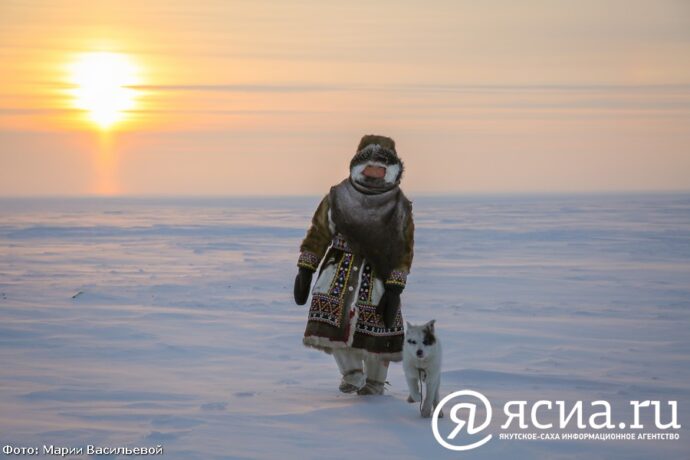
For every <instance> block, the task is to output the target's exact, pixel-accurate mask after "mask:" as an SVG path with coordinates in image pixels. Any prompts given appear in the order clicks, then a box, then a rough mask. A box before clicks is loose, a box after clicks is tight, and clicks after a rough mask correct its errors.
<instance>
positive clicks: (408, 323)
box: [405, 321, 412, 330]
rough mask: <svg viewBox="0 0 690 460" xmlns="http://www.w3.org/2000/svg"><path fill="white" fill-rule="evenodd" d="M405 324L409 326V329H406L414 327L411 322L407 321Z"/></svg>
mask: <svg viewBox="0 0 690 460" xmlns="http://www.w3.org/2000/svg"><path fill="white" fill-rule="evenodd" d="M405 324H407V328H406V329H407V330H409V329H410V328H411V327H412V325H411V324H410V322H409V321H405Z"/></svg>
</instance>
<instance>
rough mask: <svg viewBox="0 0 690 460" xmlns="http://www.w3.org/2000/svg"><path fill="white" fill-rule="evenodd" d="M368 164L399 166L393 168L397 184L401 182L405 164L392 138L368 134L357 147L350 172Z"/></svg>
mask: <svg viewBox="0 0 690 460" xmlns="http://www.w3.org/2000/svg"><path fill="white" fill-rule="evenodd" d="M368 162H373V163H382V164H384V165H386V167H390V166H395V165H397V167H396V168H391V169H393V170H395V171H396V177H395V182H399V181H400V179H401V178H402V174H403V169H404V167H403V162H402V160H401V159H400V158H399V157H398V152H396V150H395V141H394V140H393V139H391V138H390V137H386V136H378V135H376V134H367V135H365V136H363V137H362V140H360V141H359V145H358V146H357V153H355V156H354V157H352V160H351V161H350V170H352V169H353V168H354V167H355V166H358V165H362V164H364V163H368Z"/></svg>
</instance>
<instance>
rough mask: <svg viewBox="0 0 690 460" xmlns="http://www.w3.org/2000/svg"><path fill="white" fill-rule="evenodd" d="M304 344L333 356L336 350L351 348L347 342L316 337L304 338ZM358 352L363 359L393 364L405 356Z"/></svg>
mask: <svg viewBox="0 0 690 460" xmlns="http://www.w3.org/2000/svg"><path fill="white" fill-rule="evenodd" d="M302 344H304V346H306V347H309V348H316V349H317V350H321V351H324V352H326V353H328V354H329V355H330V354H333V350H334V349H336V348H350V347H348V345H347V344H346V343H345V342H338V341H334V340H331V339H329V338H327V337H318V336H315V335H310V336H309V337H304V338H302ZM357 350H360V351H361V353H362V358H363V359H364V358H366V357H367V356H370V357H375V358H378V359H381V360H385V361H393V362H399V361H402V359H403V356H402V352H397V353H372V352H370V351H367V350H364V349H361V348H357Z"/></svg>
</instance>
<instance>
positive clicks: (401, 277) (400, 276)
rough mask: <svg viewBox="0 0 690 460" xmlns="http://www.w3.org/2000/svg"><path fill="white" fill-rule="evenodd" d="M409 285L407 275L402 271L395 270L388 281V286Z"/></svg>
mask: <svg viewBox="0 0 690 460" xmlns="http://www.w3.org/2000/svg"><path fill="white" fill-rule="evenodd" d="M406 283H407V273H405V272H404V271H402V270H393V271H392V272H391V274H390V276H388V279H387V280H386V284H397V285H399V286H403V287H405V284H406Z"/></svg>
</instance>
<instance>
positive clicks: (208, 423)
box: [0, 194, 690, 460]
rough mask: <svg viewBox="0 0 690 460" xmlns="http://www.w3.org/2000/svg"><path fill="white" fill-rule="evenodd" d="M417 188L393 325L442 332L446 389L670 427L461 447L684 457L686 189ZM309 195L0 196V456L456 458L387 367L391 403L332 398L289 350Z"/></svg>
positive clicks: (333, 389) (311, 360) (329, 369)
mask: <svg viewBox="0 0 690 460" xmlns="http://www.w3.org/2000/svg"><path fill="white" fill-rule="evenodd" d="M411 198H412V199H413V201H414V212H415V221H416V247H415V260H414V265H413V271H412V274H411V275H410V277H409V280H408V287H407V289H406V291H405V293H404V294H403V304H404V306H403V308H404V315H405V318H406V319H407V320H409V321H411V322H413V323H422V322H426V321H428V320H429V319H432V318H435V319H436V320H437V322H436V327H437V331H438V333H439V336H440V339H441V341H442V343H443V350H444V372H443V377H442V384H441V385H442V387H441V396H442V397H443V396H444V395H446V394H449V393H451V392H453V391H456V390H460V389H463V388H469V389H473V390H477V391H480V392H481V393H483V394H485V395H486V396H487V397H488V398H489V399H490V400H491V401H492V404H493V407H494V413H500V412H501V411H502V406H503V403H504V402H505V401H507V400H510V399H524V400H527V401H531V402H533V401H536V400H539V399H552V400H558V399H563V400H566V401H569V402H572V401H577V400H583V401H594V400H597V399H605V400H607V401H610V402H611V404H612V405H613V407H614V409H616V408H620V407H626V406H627V405H628V401H630V400H635V399H640V400H644V399H660V400H663V401H666V400H678V404H679V410H678V415H679V422H680V423H681V424H682V425H683V428H682V429H681V430H680V440H677V441H581V440H578V441H506V440H499V439H498V438H497V433H498V432H499V431H500V429H499V427H498V422H492V425H491V429H492V432H493V433H494V439H492V440H491V441H490V442H489V443H488V444H486V445H484V446H482V447H480V448H478V449H476V450H473V451H470V452H467V453H465V454H463V455H462V456H463V457H467V458H489V459H492V458H501V459H503V458H525V459H532V458H537V459H538V458H556V459H574V458H583V457H585V456H586V457H587V458H594V459H596V458H601V459H603V458H607V459H610V458H621V459H622V458H626V459H628V458H639V459H647V458H669V459H671V458H688V457H689V456H690V443H688V441H687V427H690V412H689V411H688V407H690V384H689V383H688V382H690V334H688V330H689V329H690V196H688V195H684V194H646V195H645V194H637V195H635V194H627V195H626V194H623V195H551V196H546V195H545V196H540V195H534V196H526V195H524V196H513V197H509V196H464V197H418V198H416V199H415V197H414V196H412V197H411ZM319 200H320V197H301V198H270V199H269V198H232V199H221V198H109V199H106V198H70V199H58V198H51V199H2V200H0V216H2V219H0V445H3V446H4V445H6V444H11V445H13V446H39V447H40V446H42V445H44V444H46V445H49V444H53V445H56V446H67V447H80V446H86V445H87V444H92V445H96V446H113V447H116V446H155V445H157V444H162V445H163V446H164V449H165V455H164V456H163V458H170V459H184V460H193V459H204V460H214V459H230V458H232V459H235V458H237V459H240V458H267V459H268V458H275V457H280V458H286V459H288V458H333V459H339V458H348V459H351V458H389V457H390V458H396V459H408V458H409V459H412V458H459V457H460V456H461V454H459V453H456V452H450V451H447V450H445V449H444V448H442V447H441V446H439V445H438V444H437V443H436V441H435V439H434V437H433V435H432V432H431V429H430V423H429V421H428V420H423V419H421V418H420V417H419V413H418V408H417V407H416V406H415V405H412V404H407V403H406V402H405V398H406V397H407V390H406V385H405V382H404V376H403V373H402V366H401V365H400V364H392V365H391V370H390V372H389V379H388V380H389V381H390V387H388V391H387V395H385V396H382V397H358V396H356V395H343V394H340V393H339V392H338V390H337V387H338V383H339V376H338V373H337V368H336V366H335V363H334V362H333V360H332V357H330V356H328V355H325V354H323V353H320V352H317V351H315V350H312V349H307V348H304V347H303V346H302V344H301V336H302V332H303V328H304V323H305V320H306V308H307V307H306V306H302V307H300V306H296V305H295V304H294V302H293V301H292V298H291V297H292V282H293V278H294V275H295V273H296V267H295V264H296V260H297V256H298V246H299V243H300V241H301V238H302V237H303V236H304V233H305V231H306V228H307V225H308V223H309V221H310V219H311V214H312V212H313V211H314V209H315V207H316V205H317V204H318V202H319ZM614 414H615V412H614ZM450 423H451V422H450V420H448V419H447V418H446V419H444V420H443V421H442V425H443V426H446V427H452V426H453V425H450ZM444 424H446V425H444ZM512 431H517V430H512ZM75 458H77V457H75ZM82 458H83V457H82Z"/></svg>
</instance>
